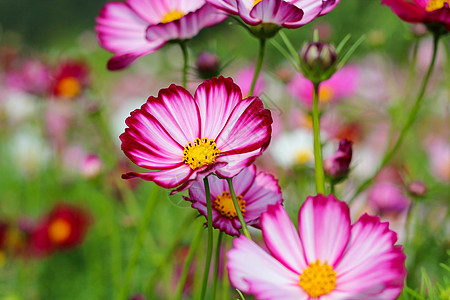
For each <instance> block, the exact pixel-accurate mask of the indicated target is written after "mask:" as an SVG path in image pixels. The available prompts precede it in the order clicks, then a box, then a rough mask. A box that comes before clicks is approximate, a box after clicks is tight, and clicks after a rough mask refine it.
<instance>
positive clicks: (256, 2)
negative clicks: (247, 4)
mask: <svg viewBox="0 0 450 300" xmlns="http://www.w3.org/2000/svg"><path fill="white" fill-rule="evenodd" d="M259 2H261V0H255V1H253V6H255V5H256V4H258V3H259Z"/></svg>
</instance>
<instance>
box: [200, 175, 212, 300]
mask: <svg viewBox="0 0 450 300" xmlns="http://www.w3.org/2000/svg"><path fill="white" fill-rule="evenodd" d="M203 183H204V184H205V195H206V210H207V221H208V251H207V252H206V260H205V270H204V271H203V283H202V294H201V298H200V299H205V295H206V286H207V285H208V276H209V267H210V266H211V258H212V251H213V249H212V248H213V228H212V207H211V191H210V190H209V181H208V177H205V178H204V179H203Z"/></svg>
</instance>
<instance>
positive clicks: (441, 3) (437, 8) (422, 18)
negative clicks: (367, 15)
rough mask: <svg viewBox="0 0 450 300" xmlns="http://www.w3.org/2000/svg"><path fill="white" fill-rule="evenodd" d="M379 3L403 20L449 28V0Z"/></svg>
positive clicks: (395, 0) (399, 0)
mask: <svg viewBox="0 0 450 300" xmlns="http://www.w3.org/2000/svg"><path fill="white" fill-rule="evenodd" d="M381 3H382V4H384V5H387V6H389V7H390V8H391V9H392V11H393V12H394V13H395V14H396V15H397V16H398V17H399V18H400V19H402V20H403V21H405V22H409V23H424V24H427V25H433V24H440V25H443V26H444V27H445V28H446V29H447V30H450V1H449V0H409V1H407V0H382V1H381Z"/></svg>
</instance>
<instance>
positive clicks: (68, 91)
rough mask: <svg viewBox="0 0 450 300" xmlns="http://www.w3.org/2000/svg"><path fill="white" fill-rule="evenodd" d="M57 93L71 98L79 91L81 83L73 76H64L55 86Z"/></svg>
mask: <svg viewBox="0 0 450 300" xmlns="http://www.w3.org/2000/svg"><path fill="white" fill-rule="evenodd" d="M56 91H57V93H58V95H60V96H63V97H67V98H73V97H75V96H76V95H78V94H79V93H80V91H81V84H80V82H79V81H78V79H76V78H75V77H66V78H63V79H61V80H60V81H59V82H58V86H57V87H56Z"/></svg>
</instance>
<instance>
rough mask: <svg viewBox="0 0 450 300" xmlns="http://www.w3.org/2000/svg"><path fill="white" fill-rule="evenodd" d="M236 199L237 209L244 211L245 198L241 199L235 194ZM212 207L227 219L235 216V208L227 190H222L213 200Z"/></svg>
mask: <svg viewBox="0 0 450 300" xmlns="http://www.w3.org/2000/svg"><path fill="white" fill-rule="evenodd" d="M236 200H237V202H238V204H239V209H240V210H241V212H242V214H244V213H245V200H243V199H242V196H241V195H239V196H236ZM213 208H214V209H215V210H217V211H218V212H219V213H220V214H221V215H222V216H224V217H225V218H228V219H230V220H231V219H233V218H236V217H237V212H236V208H235V207H234V204H233V199H232V198H231V195H230V193H229V192H227V191H224V192H223V193H222V194H221V195H218V196H217V199H216V201H214V204H213Z"/></svg>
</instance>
